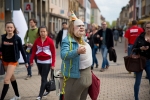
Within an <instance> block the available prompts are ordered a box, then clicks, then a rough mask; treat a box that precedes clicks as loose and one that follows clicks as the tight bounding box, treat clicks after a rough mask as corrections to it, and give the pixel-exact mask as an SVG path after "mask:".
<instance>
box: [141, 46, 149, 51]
mask: <svg viewBox="0 0 150 100" xmlns="http://www.w3.org/2000/svg"><path fill="white" fill-rule="evenodd" d="M140 49H141V50H147V49H149V46H142V47H140Z"/></svg>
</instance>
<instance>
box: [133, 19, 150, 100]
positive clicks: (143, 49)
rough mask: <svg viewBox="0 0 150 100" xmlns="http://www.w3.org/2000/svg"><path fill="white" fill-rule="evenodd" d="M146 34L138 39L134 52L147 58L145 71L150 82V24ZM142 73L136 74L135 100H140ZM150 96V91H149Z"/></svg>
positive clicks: (147, 25)
mask: <svg viewBox="0 0 150 100" xmlns="http://www.w3.org/2000/svg"><path fill="white" fill-rule="evenodd" d="M144 27H145V32H143V33H141V34H140V36H139V37H138V38H137V39H136V41H135V43H134V45H133V48H132V50H133V52H134V53H136V54H139V55H140V56H143V57H145V58H146V59H147V60H146V66H145V71H146V73H147V77H148V79H149V82H150V22H147V23H146V24H145V25H144ZM142 73H143V71H141V72H135V74H136V76H135V84H134V97H135V100H139V97H138V95H139V89H140V84H141V78H142ZM149 87H150V85H149ZM149 94H150V90H149Z"/></svg>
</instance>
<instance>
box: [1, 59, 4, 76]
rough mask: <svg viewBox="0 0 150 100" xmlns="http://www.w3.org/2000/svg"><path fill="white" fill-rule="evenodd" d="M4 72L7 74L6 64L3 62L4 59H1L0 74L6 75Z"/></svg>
mask: <svg viewBox="0 0 150 100" xmlns="http://www.w3.org/2000/svg"><path fill="white" fill-rule="evenodd" d="M4 74H5V70H4V66H3V64H2V60H0V75H4Z"/></svg>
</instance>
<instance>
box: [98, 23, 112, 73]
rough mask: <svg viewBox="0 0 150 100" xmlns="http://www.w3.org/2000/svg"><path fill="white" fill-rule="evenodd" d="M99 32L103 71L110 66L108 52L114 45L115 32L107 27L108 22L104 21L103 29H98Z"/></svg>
mask: <svg viewBox="0 0 150 100" xmlns="http://www.w3.org/2000/svg"><path fill="white" fill-rule="evenodd" d="M98 34H99V35H100V47H101V52H102V57H103V62H102V68H101V70H100V71H101V72H103V71H104V69H105V68H106V69H108V67H109V62H108V60H107V53H108V50H109V49H110V48H113V47H114V42H113V34H112V30H111V29H109V28H107V23H106V22H102V29H101V30H99V31H98Z"/></svg>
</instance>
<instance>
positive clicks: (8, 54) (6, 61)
mask: <svg viewBox="0 0 150 100" xmlns="http://www.w3.org/2000/svg"><path fill="white" fill-rule="evenodd" d="M5 29H6V34H4V35H2V43H1V48H0V51H1V52H2V63H3V65H4V69H5V71H6V75H5V78H4V86H3V90H2V92H1V98H0V100H4V98H5V95H6V94H7V91H8V89H9V83H10V81H11V84H12V87H13V89H14V92H15V96H14V97H13V98H12V99H11V100H19V99H21V97H20V95H19V92H18V86H17V82H16V78H15V76H14V71H15V68H16V66H17V64H18V60H19V58H20V52H19V51H21V53H22V56H23V59H24V61H25V65H26V67H28V63H27V59H26V54H25V51H24V49H23V46H22V41H21V38H20V37H19V36H18V35H17V30H16V28H15V25H14V23H13V22H7V23H6V25H5Z"/></svg>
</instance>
